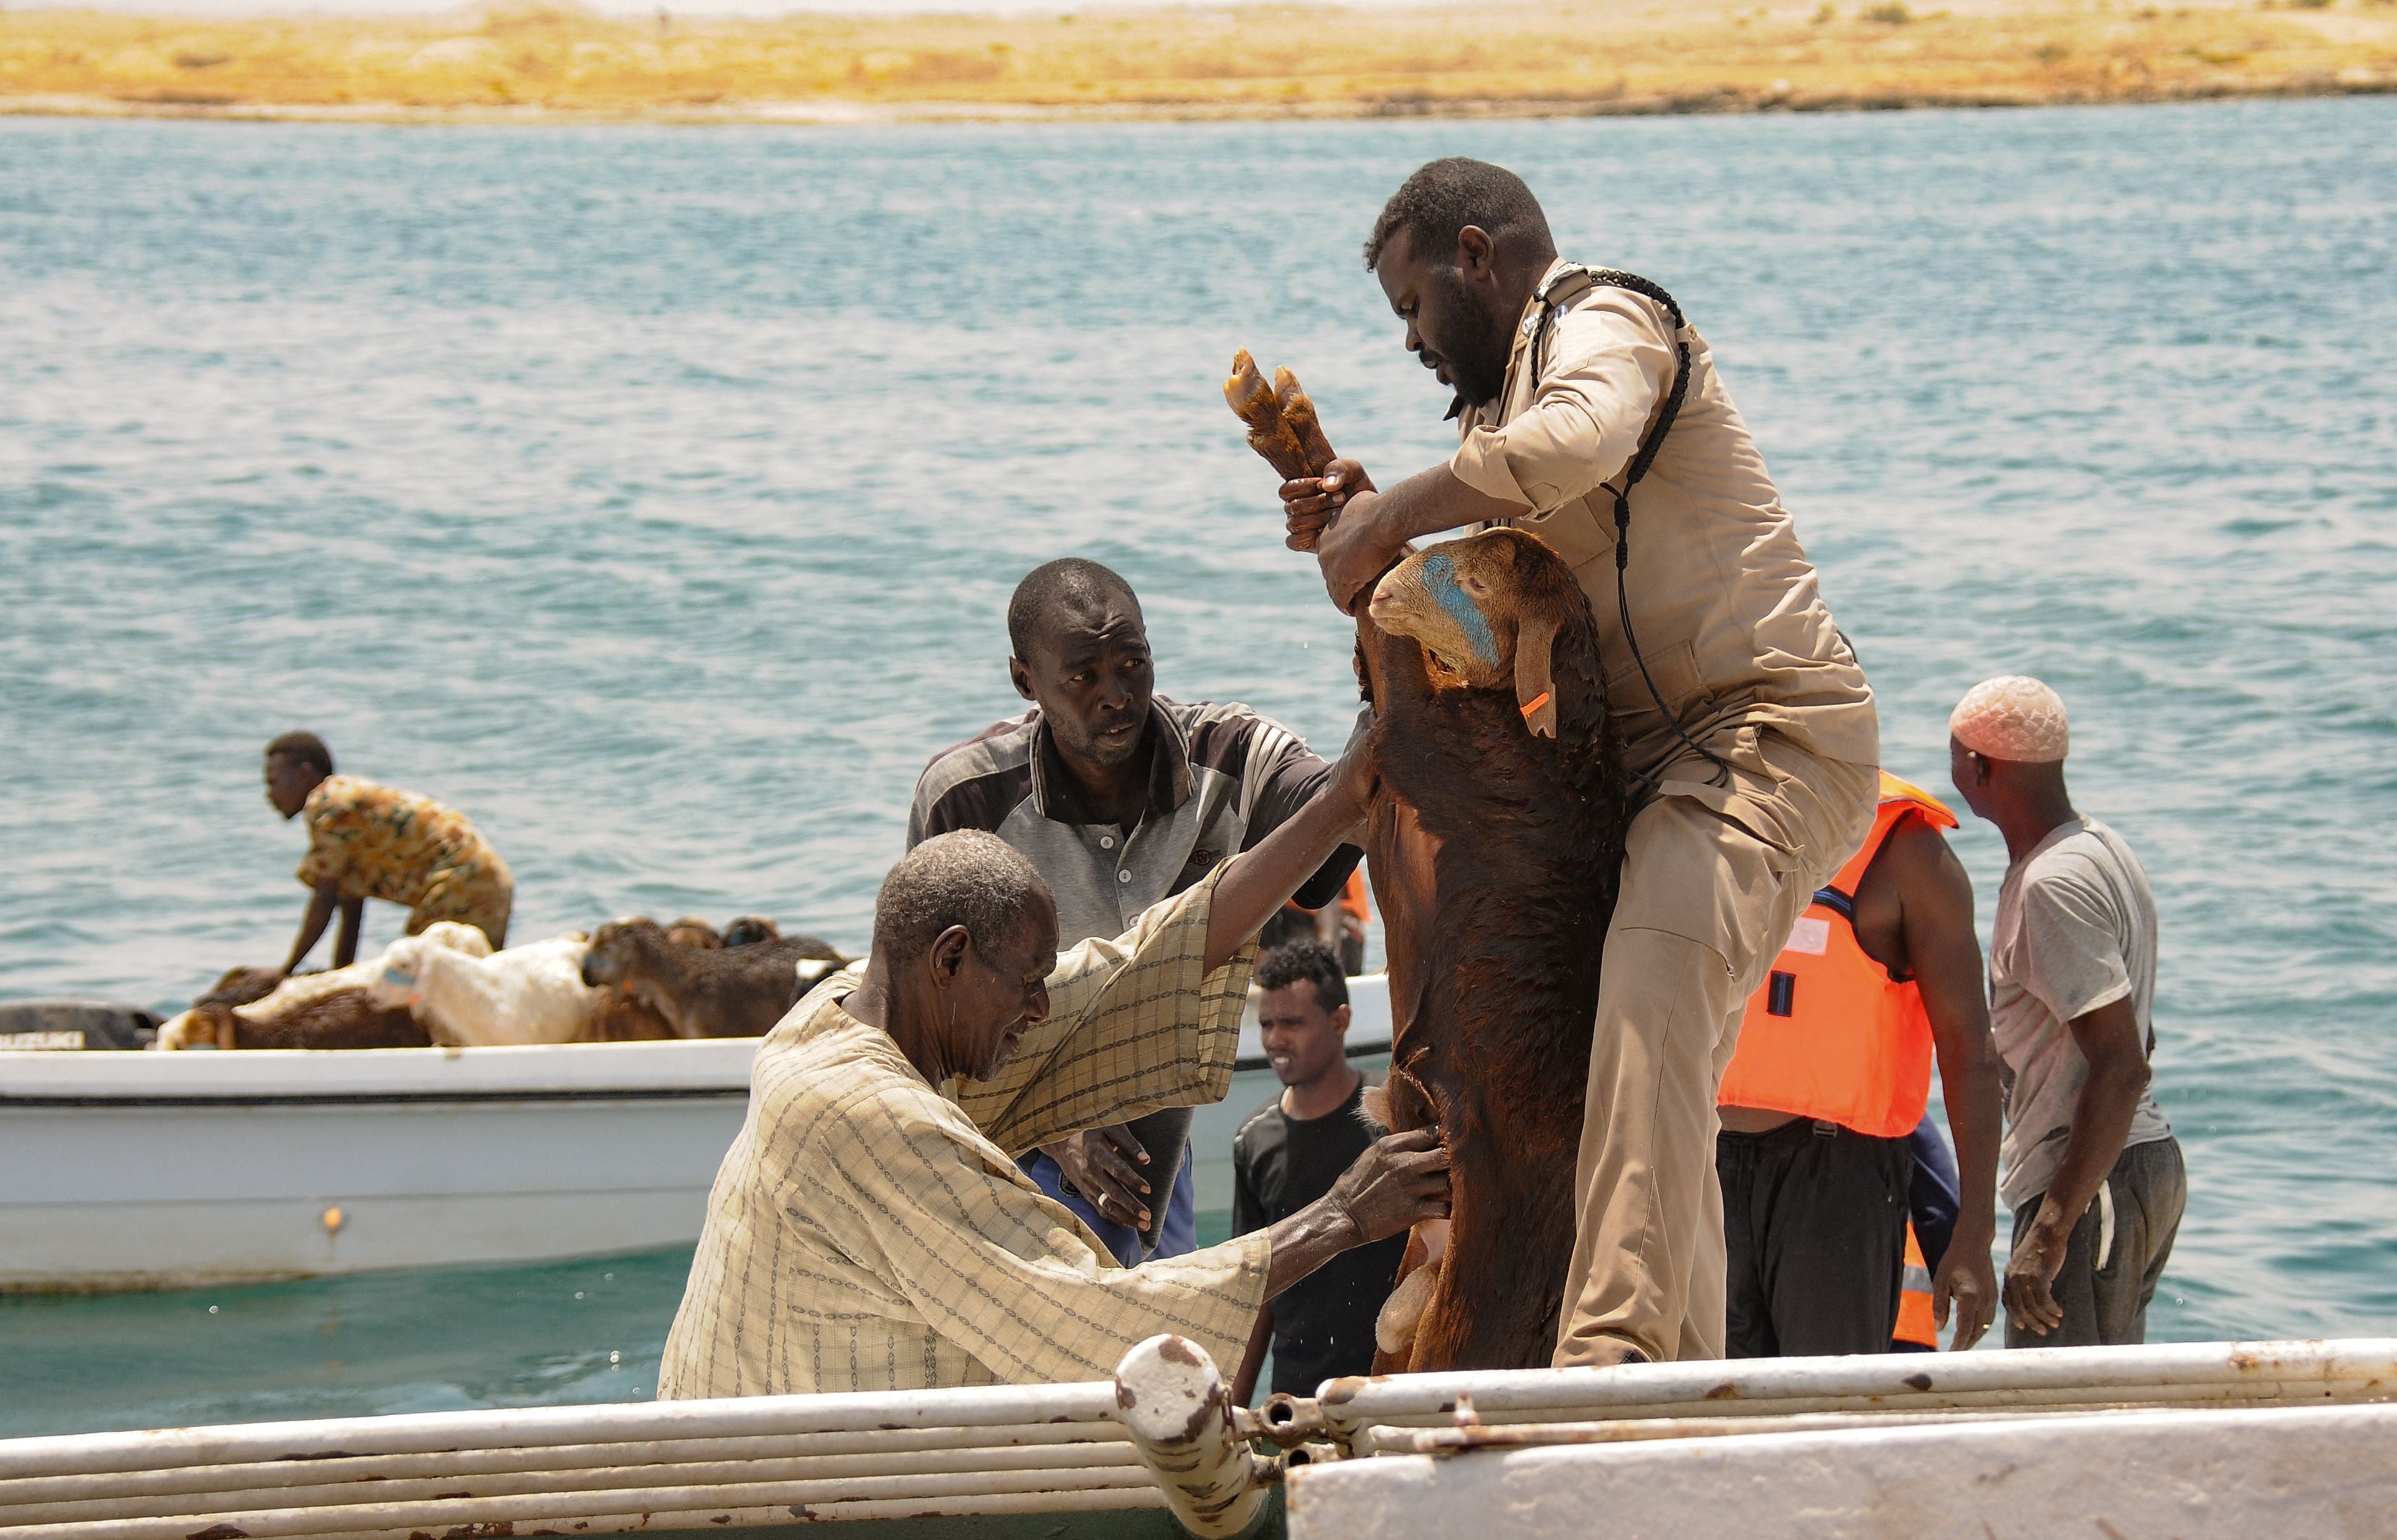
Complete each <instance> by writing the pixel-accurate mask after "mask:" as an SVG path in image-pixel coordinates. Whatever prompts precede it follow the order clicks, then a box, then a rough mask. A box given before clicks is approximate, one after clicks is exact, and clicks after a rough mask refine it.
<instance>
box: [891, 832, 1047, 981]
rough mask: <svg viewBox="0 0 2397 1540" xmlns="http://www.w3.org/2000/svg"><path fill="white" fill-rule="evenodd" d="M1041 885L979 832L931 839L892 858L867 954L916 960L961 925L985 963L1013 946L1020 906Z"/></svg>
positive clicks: (1027, 866) (1010, 851)
mask: <svg viewBox="0 0 2397 1540" xmlns="http://www.w3.org/2000/svg"><path fill="white" fill-rule="evenodd" d="M1036 891H1038V892H1042V893H1045V892H1047V891H1049V888H1048V884H1046V883H1044V882H1042V881H1041V880H1040V874H1039V873H1038V872H1037V871H1034V870H1033V869H1032V863H1030V862H1029V861H1026V860H1024V856H1023V855H1022V853H1021V852H1019V851H1018V850H1016V849H1015V847H1014V846H1012V845H1010V844H1009V843H1008V842H1007V841H1005V840H1003V839H1001V838H999V837H998V836H997V835H994V834H985V833H984V832H983V831H982V830H980V829H958V830H957V831H956V832H954V833H951V834H944V835H935V836H934V837H931V838H930V839H927V840H926V841H924V842H923V843H922V844H921V845H918V846H917V847H916V848H915V849H914V850H909V851H908V852H907V853H906V854H905V855H904V856H903V857H901V858H900V861H899V864H897V865H896V866H893V867H891V875H890V876H888V877H884V878H883V879H882V891H881V892H880V893H879V894H877V895H876V897H875V900H874V950H875V951H876V952H877V953H879V954H881V956H882V957H885V958H886V959H888V960H889V961H891V962H893V963H897V962H906V961H912V960H913V959H915V958H916V957H920V956H922V955H923V952H924V949H925V948H926V947H928V946H930V945H931V944H932V943H933V941H934V940H935V939H937V938H938V937H939V935H940V934H941V932H942V931H945V930H947V929H948V928H949V927H950V926H952V925H962V926H964V927H965V928H966V934H968V935H970V936H971V937H972V938H973V944H974V950H975V951H977V952H979V953H981V954H982V955H983V957H984V958H985V959H987V958H988V957H990V956H991V954H992V951H993V949H994V948H996V949H997V950H998V951H1001V952H1003V951H1005V950H1007V948H1008V947H1009V946H1011V944H1014V943H1015V942H1016V941H1017V940H1019V939H1020V931H1021V928H1022V925H1023V921H1024V907H1025V905H1026V904H1028V903H1029V902H1030V900H1031V897H1032V894H1033V893H1034V892H1036Z"/></svg>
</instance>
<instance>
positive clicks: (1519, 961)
mask: <svg viewBox="0 0 2397 1540" xmlns="http://www.w3.org/2000/svg"><path fill="white" fill-rule="evenodd" d="M1358 649H1359V672H1360V673H1361V674H1362V675H1363V677H1364V682H1365V692H1366V698H1367V699H1368V700H1369V701H1370V702H1371V703H1372V704H1373V716H1374V724H1375V725H1374V732H1375V735H1376V745H1377V747H1378V749H1379V751H1380V762H1381V774H1382V791H1381V794H1380V795H1379V796H1378V797H1376V799H1375V803H1374V807H1373V816H1372V823H1371V824H1370V827H1369V832H1368V837H1367V842H1366V850H1367V859H1368V861H1369V863H1370V864H1371V869H1372V874H1373V890H1374V897H1375V898H1376V899H1377V900H1379V901H1380V904H1381V907H1382V915H1383V920H1384V925H1385V927H1386V939H1387V945H1388V951H1389V957H1390V1005H1391V1014H1392V1022H1393V1027H1394V1031H1393V1035H1392V1040H1391V1062H1392V1065H1393V1068H1392V1070H1391V1074H1390V1082H1389V1111H1390V1114H1391V1118H1392V1123H1393V1126H1394V1127H1395V1128H1399V1129H1409V1128H1418V1127H1421V1126H1424V1125H1425V1124H1437V1125H1438V1126H1439V1127H1440V1133H1441V1137H1442V1141H1443V1142H1444V1143H1445V1144H1446V1145H1448V1147H1449V1150H1450V1152H1451V1155H1452V1158H1453V1162H1454V1164H1453V1167H1452V1173H1451V1183H1452V1186H1453V1207H1452V1211H1451V1217H1450V1220H1449V1234H1448V1243H1447V1248H1446V1253H1445V1255H1444V1256H1443V1257H1441V1258H1440V1260H1439V1261H1438V1262H1437V1264H1435V1265H1436V1266H1437V1267H1438V1274H1437V1281H1436V1282H1433V1283H1432V1284H1431V1285H1430V1288H1429V1291H1428V1293H1429V1298H1428V1302H1427V1303H1426V1304H1425V1305H1424V1306H1423V1309H1422V1314H1421V1316H1420V1320H1419V1324H1418V1325H1417V1326H1416V1328H1415V1330H1414V1332H1413V1343H1412V1345H1411V1346H1401V1345H1400V1344H1399V1343H1392V1342H1388V1341H1386V1342H1385V1347H1386V1352H1385V1354H1384V1358H1383V1360H1381V1361H1379V1362H1377V1364H1376V1368H1377V1369H1381V1370H1384V1371H1388V1370H1413V1371H1418V1372H1421V1371H1430V1370H1440V1369H1519V1368H1532V1367H1538V1366H1543V1365H1545V1364H1547V1361H1548V1359H1549V1355H1550V1354H1551V1352H1552V1351H1553V1350H1554V1348H1555V1346H1556V1332H1557V1318H1558V1313H1559V1307H1560V1303H1561V1299H1562V1292H1563V1289H1564V1279H1565V1267H1566V1264H1567V1262H1568V1261H1569V1260H1570V1257H1571V1252H1572V1249H1573V1222H1574V1213H1573V1161H1574V1156H1575V1153H1576V1151H1577V1149H1578V1147H1579V1143H1580V1138H1581V1125H1582V1103H1583V1093H1584V1087H1585V1084H1586V1082H1587V1078H1588V1073H1589V1048H1590V1032H1591V1026H1592V1023H1593V1020H1594V1018H1595V1015H1596V1011H1597V1007H1598V975H1599V965H1600V952H1601V950H1602V949H1603V946H1604V944H1605V940H1606V927H1607V921H1608V920H1609V918H1611V917H1612V916H1613V914H1614V894H1615V889H1616V885H1617V883H1618V881H1619V880H1620V877H1621V872H1622V866H1623V840H1624V834H1625V831H1626V829H1627V826H1628V824H1629V822H1630V815H1631V811H1632V797H1631V779H1630V777H1629V776H1628V774H1627V772H1626V771H1625V770H1624V767H1623V756H1622V744H1621V741H1620V739H1619V737H1618V736H1617V734H1616V733H1615V732H1614V730H1613V728H1612V726H1611V724H1610V723H1609V720H1608V717H1607V712H1606V698H1605V690H1604V674H1603V672H1602V670H1601V669H1600V664H1599V650H1598V629H1597V627H1596V625H1595V624H1594V623H1592V622H1591V620H1590V613H1589V603H1588V601H1587V599H1586V598H1585V597H1584V596H1583V595H1582V591H1581V587H1580V584H1578V583H1575V582H1574V580H1573V573H1572V571H1571V570H1570V569H1568V568H1567V567H1566V566H1565V564H1564V563H1563V562H1562V561H1561V560H1560V559H1559V558H1558V557H1557V556H1556V555H1555V554H1554V553H1553V552H1551V551H1550V550H1549V549H1548V548H1547V546H1546V545H1543V544H1542V543H1540V542H1539V541H1537V540H1536V539H1534V538H1533V537H1532V536H1531V535H1528V534H1525V533H1523V532H1521V531H1520V530H1516V529H1492V530H1488V531H1486V532H1484V533H1481V534H1479V535H1474V536H1471V537H1469V538H1467V539H1465V540H1460V541H1452V542H1448V543H1445V544H1441V545H1435V546H1433V547H1431V548H1430V549H1429V550H1426V551H1423V552H1419V553H1417V554H1416V555H1414V556H1409V557H1408V558H1407V559H1406V560H1405V561H1403V562H1401V563H1399V565H1398V566H1397V567H1395V568H1393V569H1391V570H1390V572H1389V573H1388V575H1386V577H1384V578H1383V579H1382V581H1381V583H1380V584H1379V585H1378V586H1377V587H1376V588H1375V590H1374V594H1373V603H1372V605H1371V606H1370V607H1369V609H1368V610H1367V612H1366V614H1365V615H1364V616H1363V617H1362V618H1361V619H1360V620H1359V623H1358ZM1404 1292H1407V1291H1403V1290H1402V1293H1404ZM1423 1292H1425V1291H1424V1288H1423V1281H1422V1280H1420V1279H1418V1280H1415V1284H1414V1289H1413V1293H1414V1294H1415V1295H1416V1297H1417V1298H1420V1297H1421V1296H1422V1294H1423ZM1388 1349H1395V1350H1394V1351H1392V1350H1388Z"/></svg>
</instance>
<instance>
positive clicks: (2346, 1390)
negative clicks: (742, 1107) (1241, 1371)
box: [0, 1336, 2397, 1540]
mask: <svg viewBox="0 0 2397 1540" xmlns="http://www.w3.org/2000/svg"><path fill="white" fill-rule="evenodd" d="M2376 1400H2397V1340H2390V1339H2371V1340H2359V1341H2346V1342H2297V1343H2289V1342H2283V1343H2251V1344H2222V1343H2213V1344H2188V1345H2179V1346H2157V1347H2137V1348H2103V1349H2088V1348H2082V1349H2075V1348H2058V1349H2041V1350H2033V1351H2023V1352H2008V1353H1976V1354H1960V1355H1944V1354H1943V1355H1929V1354H1922V1355H1908V1356H1901V1357H1887V1358H1860V1359H1780V1360H1753V1361H1747V1362H1741V1363H1736V1364H1731V1363H1698V1364H1653V1365H1638V1366H1632V1367H1627V1368H1621V1369H1606V1370H1522V1371H1511V1372H1503V1373H1455V1374H1423V1375H1400V1376H1394V1377H1390V1378H1386V1379H1370V1380H1368V1379H1352V1380H1333V1381H1330V1382H1327V1383H1326V1384H1325V1385H1324V1386H1322V1387H1321V1390H1320V1392H1319V1394H1318V1395H1317V1396H1314V1397H1288V1396H1277V1397H1275V1398H1273V1399H1271V1400H1269V1401H1268V1402H1267V1403H1266V1404H1265V1407H1264V1408H1262V1409H1261V1410H1259V1411H1257V1412H1251V1411H1250V1410H1248V1409H1247V1408H1243V1407H1235V1406H1233V1405H1232V1404H1231V1400H1230V1396H1229V1394H1228V1392H1227V1391H1226V1390H1225V1386H1224V1382H1223V1378H1222V1376H1221V1374H1220V1373H1218V1372H1217V1369H1216V1366H1215V1364H1214V1363H1213V1362H1212V1360H1211V1359H1209V1358H1208V1356H1207V1354H1206V1353H1205V1352H1204V1351H1203V1350H1202V1349H1200V1348H1199V1347H1198V1346H1197V1345H1195V1344H1193V1343H1190V1342H1187V1341H1185V1340H1184V1339H1182V1338H1179V1337H1172V1336H1158V1337H1153V1338H1151V1339H1149V1340H1148V1341H1146V1342H1145V1343H1142V1344H1140V1345H1138V1346H1136V1347H1134V1348H1133V1349H1132V1352H1131V1353H1129V1354H1128V1355H1126V1357H1125V1358H1124V1359H1123V1361H1122V1363H1121V1364H1120V1365H1119V1366H1118V1370H1117V1374H1116V1378H1115V1379H1114V1380H1113V1381H1095V1382H1091V1383H1088V1384H1082V1385H1059V1386H992V1387H984V1388H975V1389H960V1390H923V1391H910V1392H901V1393H893V1394H852V1395H828V1396H771V1397H756V1398H750V1399H732V1400H713V1401H670V1402H656V1403H646V1404H637V1405H620V1406H595V1407H548V1408H537V1409H529V1410H516V1411H491V1412H450V1413H422V1414H415V1415H404V1416H389V1417H355V1418H342V1419H337V1420H329V1421H322V1422H301V1423H269V1424H256V1425H248V1426H228V1427H200V1428H173V1429H165V1430H159V1431H154V1432H145V1433H103V1434H90V1435H81V1436H74V1437H67V1438H54V1439H18V1440H0V1540H189V1537H191V1536H194V1535H196V1534H217V1535H226V1536H230V1535H233V1534H236V1533H238V1534H242V1535H245V1536H250V1537H255V1540H267V1537H270V1536H272V1537H281V1540H303V1537H326V1540H330V1537H334V1536H340V1537H342V1540H383V1537H389V1540H404V1537H407V1536H411V1535H415V1534H420V1533H436V1534H438V1533H469V1534H472V1533H508V1527H509V1526H514V1530H515V1533H538V1532H542V1531H555V1532H559V1533H583V1534H598V1533H614V1532H622V1531H626V1530H634V1529H677V1528H689V1529H743V1528H757V1527H761V1526H776V1525H787V1524H792V1523H795V1522H799V1521H822V1520H848V1519H856V1520H864V1519H878V1518H890V1517H899V1516H906V1515H915V1516H927V1515H938V1516H952V1517H966V1516H971V1515H979V1514H1008V1513H1065V1512H1088V1511H1097V1510H1107V1509H1131V1508H1159V1507H1163V1508H1168V1509H1170V1510H1171V1511H1172V1514H1173V1515H1174V1517H1175V1518H1176V1519H1177V1520H1179V1521H1180V1522H1181V1523H1182V1524H1183V1526H1184V1527H1185V1528H1186V1529H1188V1530H1189V1531H1190V1532H1191V1533H1194V1534H1197V1535H1199V1536H1201V1537H1203V1540H1228V1537H1230V1536H1234V1535H1237V1534H1239V1533H1241V1532H1242V1531H1243V1530H1245V1529H1247V1528H1248V1527H1249V1526H1251V1525H1252V1524H1253V1523H1254V1522H1255V1521H1256V1518H1257V1514H1258V1512H1259V1510H1260V1508H1261V1507H1263V1505H1264V1503H1265V1496H1266V1493H1267V1490H1268V1489H1269V1488H1270V1487H1271V1486H1272V1485H1273V1484H1275V1483H1276V1482H1279V1481H1280V1480H1283V1479H1284V1476H1285V1474H1286V1473H1288V1472H1290V1471H1293V1470H1301V1469H1304V1467H1306V1466H1309V1465H1318V1464H1326V1463H1334V1462H1343V1461H1353V1460H1359V1459H1369V1458H1373V1457H1374V1456H1376V1455H1380V1454H1461V1453H1470V1452H1473V1451H1478V1450H1503V1449H1509V1448H1523V1447H1527V1446H1532V1445H1543V1444H1574V1443H1603V1442H1619V1441H1632V1440H1657V1439H1689V1438H1705V1437H1711V1436H1715V1435H1720V1434H1727V1433H1741V1434H1780V1433H1787V1434H1791V1435H1806V1434H1814V1433H1821V1432H1825V1431H1827V1430H1836V1429H1843V1428H1853V1427H1859V1426H1892V1427H1896V1426H1912V1425H1919V1424H1922V1423H1924V1422H1930V1421H1954V1420H1975V1421H1993V1422H1994V1421H2009V1422H2012V1421H2018V1420H2020V1419H2023V1418H2028V1417H2035V1416H2041V1415H2046V1414H2052V1413H2089V1412H2093V1411H2101V1410H2106V1409H2144V1410H2147V1411H2149V1412H2153V1411H2156V1410H2160V1409H2164V1408H2170V1407H2186V1408H2208V1409H2221V1408H2226V1407H2255V1406H2291V1405H2307V1404H2313V1405H2320V1404H2323V1403H2337V1402H2356V1401H2376ZM1261 1445H1264V1446H1278V1448H1279V1451H1280V1452H1279V1453H1263V1452H1261V1451H1260V1447H1259V1446H1261Z"/></svg>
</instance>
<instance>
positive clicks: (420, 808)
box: [297, 775, 495, 908]
mask: <svg viewBox="0 0 2397 1540" xmlns="http://www.w3.org/2000/svg"><path fill="white" fill-rule="evenodd" d="M300 816H301V818H302V819H303V820H305V821H306V823H307V824H308V854H307V856H306V858H305V859H303V860H302V861H301V863H300V870H299V873H298V874H297V875H298V876H299V878H300V880H301V883H302V884H304V885H305V886H307V887H310V888H315V887H318V886H321V885H322V884H324V883H327V882H334V883H338V884H340V886H341V897H342V898H343V899H345V900H346V899H354V898H379V899H382V900H383V901H384V902H385V903H389V904H406V905H408V907H409V908H414V907H415V906H416V905H417V904H421V903H422V902H423V900H424V896H425V891H426V890H427V889H428V888H429V887H430V886H431V885H432V882H433V879H434V878H435V877H437V876H439V875H440V874H441V873H443V872H445V871H448V870H450V869H451V868H454V867H461V866H473V865H491V864H494V861H495V858H494V857H493V856H492V854H491V851H490V848H489V846H487V845H485V844H484V843H483V837H482V836H481V835H480V834H479V833H477V832H476V831H475V825H474V824H471V823H469V822H467V819H466V815H465V814H464V813H462V812H460V811H458V810H456V809H455V808H450V807H446V806H444V805H443V804H441V803H439V802H435V800H433V798H431V797H419V796H417V795H416V794H415V793H414V792H407V791H401V790H400V789H399V788H397V787H396V786H378V785H376V784H375V783H373V782H371V781H361V780H359V779H358V778H357V777H356V776H355V775H328V776H327V777H325V779H324V780H323V781H322V782H320V783H318V784H317V787H316V789H315V791H312V792H310V793H309V794H308V801H307V804H306V806H304V807H303V808H301V813H300Z"/></svg>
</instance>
